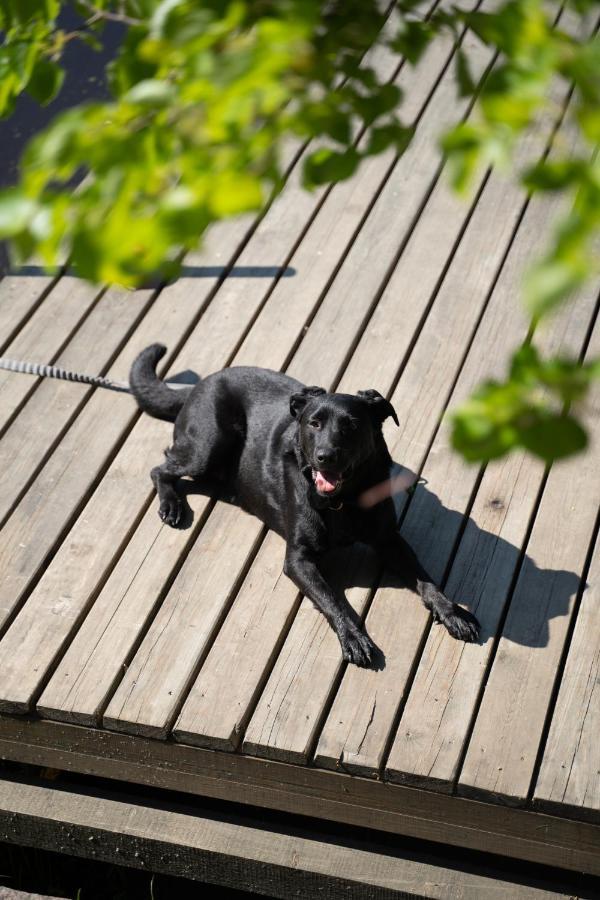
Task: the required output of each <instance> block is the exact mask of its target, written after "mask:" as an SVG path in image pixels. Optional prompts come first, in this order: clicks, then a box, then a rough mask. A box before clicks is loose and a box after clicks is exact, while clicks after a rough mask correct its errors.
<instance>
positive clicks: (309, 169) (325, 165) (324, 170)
mask: <svg viewBox="0 0 600 900" xmlns="http://www.w3.org/2000/svg"><path fill="white" fill-rule="evenodd" d="M359 161H360V157H359V155H358V153H357V151H356V150H355V149H354V147H350V149H348V150H346V151H345V152H344V153H338V152H336V151H335V150H328V149H327V148H322V149H320V150H316V151H315V152H314V153H311V154H310V156H309V157H308V158H307V159H306V161H305V163H304V171H303V177H304V185H305V186H306V187H314V186H315V185H319V184H326V183H328V182H331V181H343V180H344V179H346V178H350V176H351V175H353V174H354V172H355V171H356V168H357V166H358V163H359Z"/></svg>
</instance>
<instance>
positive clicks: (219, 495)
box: [179, 467, 581, 669]
mask: <svg viewBox="0 0 600 900" xmlns="http://www.w3.org/2000/svg"><path fill="white" fill-rule="evenodd" d="M399 468H400V470H402V472H403V473H404V477H405V478H406V479H407V480H408V481H409V482H410V481H411V477H412V481H414V482H416V481H417V476H416V475H414V474H413V473H411V472H410V471H409V470H407V469H405V468H404V469H403V468H402V467H399ZM179 491H180V495H181V496H182V497H186V496H187V495H189V494H196V493H200V494H204V495H207V496H210V497H212V498H213V499H215V500H220V501H222V502H225V503H230V504H233V505H238V504H237V502H236V498H235V496H233V495H232V494H231V492H230V491H227V490H225V489H224V488H223V487H222V486H221V485H219V484H218V483H217V482H214V481H212V480H204V481H202V482H200V481H190V480H187V479H186V480H182V481H181V482H180V484H179ZM416 492H418V495H419V496H418V503H419V515H420V516H423V517H425V519H426V520H427V521H428V522H431V523H434V531H433V532H432V534H431V537H430V539H431V540H439V541H440V542H441V544H442V545H444V546H449V547H452V548H453V549H452V564H451V566H450V568H449V570H448V572H447V576H448V577H447V578H446V579H445V584H444V587H445V590H446V593H447V595H448V596H449V597H450V598H451V599H452V600H454V601H455V602H457V603H459V604H460V605H461V606H464V607H466V608H467V609H469V610H471V612H472V613H474V614H475V615H476V616H477V618H478V619H479V621H480V624H481V634H480V639H479V640H480V643H486V642H487V641H489V640H493V639H494V637H495V636H496V634H497V633H498V631H499V629H500V628H502V634H503V636H504V637H505V638H506V639H507V640H509V641H512V642H514V643H516V644H522V645H525V646H529V647H545V646H546V645H547V644H548V638H549V627H550V621H551V619H553V618H557V617H559V616H565V615H567V614H568V612H569V609H570V608H571V604H572V602H573V598H574V597H575V595H576V594H577V592H578V590H579V588H580V581H581V578H580V574H578V573H576V572H568V571H565V570H562V569H560V570H556V569H540V568H539V567H538V566H537V565H536V563H535V560H533V559H532V558H531V557H529V556H528V555H527V553H526V552H525V553H523V552H522V548H521V547H516V546H513V545H512V544H510V543H509V542H508V541H506V540H504V539H503V538H501V537H499V536H498V534H495V533H493V532H489V531H486V530H484V529H482V528H480V527H479V526H477V525H476V523H475V521H474V520H473V519H471V518H467V519H465V516H464V514H463V513H461V512H458V511H456V510H452V509H447V508H446V507H444V506H443V504H442V503H441V502H440V500H439V498H438V497H437V496H436V494H435V493H434V492H433V491H432V490H430V488H429V487H427V486H425V485H424V484H422V483H419V484H417V486H416ZM398 496H399V497H400V504H399V506H404V505H405V501H406V494H404V495H401V494H399V495H398ZM492 502H494V503H496V502H497V501H492ZM185 506H186V511H185V514H184V517H183V520H182V523H181V527H183V528H189V527H190V526H191V524H192V511H191V509H190V507H189V505H188V504H187V503H186V504H185ZM401 533H402V530H401ZM457 542H458V543H457ZM419 549H420V548H419V546H416V545H415V546H413V550H414V552H415V553H416V555H417V557H418V558H420V559H424V556H425V554H424V553H423V552H421V553H420V552H419ZM192 552H193V551H192ZM322 571H323V574H324V575H325V576H326V578H327V579H328V581H329V583H330V584H331V585H332V587H333V588H334V590H335V591H336V593H337V594H338V597H339V599H340V602H341V603H342V604H343V605H344V606H346V608H347V609H348V612H349V614H350V615H351V616H352V618H353V619H354V620H355V621H357V622H358V616H357V615H356V613H355V612H354V610H353V608H352V606H351V605H350V603H349V601H348V599H347V597H346V592H347V591H348V590H349V589H351V588H356V587H358V588H367V589H373V588H375V587H377V586H379V587H392V588H394V587H396V588H402V587H405V585H404V583H403V581H402V579H401V577H400V576H397V575H395V574H394V573H392V572H390V571H388V570H382V567H381V564H380V562H379V560H378V559H377V555H376V554H375V552H374V551H373V550H372V548H370V547H367V546H365V545H361V544H354V545H352V546H350V547H340V548H337V549H336V550H333V551H331V552H330V553H329V554H327V556H326V557H325V558H324V559H323V563H322ZM495 572H498V573H501V574H500V575H499V577H496V576H495V575H494V573H495ZM525 588H526V590H527V600H526V602H523V590H524V589H525ZM515 591H516V593H517V595H518V598H519V600H518V604H517V603H515V602H512V601H513V594H514V593H515ZM419 602H420V600H419V598H418V597H417V596H416V595H415V603H419ZM437 627H443V626H437ZM384 666H385V658H384V655H383V653H381V654H380V657H379V658H378V659H376V660H375V661H374V668H377V669H380V668H383V667H384Z"/></svg>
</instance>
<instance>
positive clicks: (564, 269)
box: [525, 258, 582, 318]
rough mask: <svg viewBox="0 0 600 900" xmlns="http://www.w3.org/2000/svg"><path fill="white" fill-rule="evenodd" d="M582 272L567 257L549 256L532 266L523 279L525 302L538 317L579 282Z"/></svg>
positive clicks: (556, 304)
mask: <svg viewBox="0 0 600 900" xmlns="http://www.w3.org/2000/svg"><path fill="white" fill-rule="evenodd" d="M581 280H582V273H581V271H580V270H579V267H578V266H577V265H575V264H574V263H573V262H572V261H571V260H569V259H560V258H550V259H547V260H545V261H543V262H541V263H538V264H537V265H536V266H534V267H533V268H532V269H531V270H530V271H529V273H528V274H527V277H526V279H525V304H526V306H527V309H528V310H529V312H530V313H531V314H532V315H533V316H536V317H537V318H539V317H540V316H543V315H546V314H547V313H548V312H550V311H551V310H552V309H554V308H555V307H556V306H558V304H559V303H561V302H562V301H563V300H564V299H565V298H566V297H568V296H569V294H570V293H571V292H572V291H574V290H575V289H576V288H577V287H579V285H580V284H581Z"/></svg>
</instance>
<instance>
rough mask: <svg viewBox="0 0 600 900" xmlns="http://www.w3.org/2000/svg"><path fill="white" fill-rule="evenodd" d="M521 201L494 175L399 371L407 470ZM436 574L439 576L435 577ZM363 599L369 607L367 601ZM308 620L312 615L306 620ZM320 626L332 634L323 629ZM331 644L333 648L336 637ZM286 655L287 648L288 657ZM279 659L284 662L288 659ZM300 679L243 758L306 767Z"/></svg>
mask: <svg viewBox="0 0 600 900" xmlns="http://www.w3.org/2000/svg"><path fill="white" fill-rule="evenodd" d="M548 130H549V129H548ZM547 133H548V131H547V130H544V129H537V130H535V131H532V133H531V134H530V135H528V138H527V140H526V141H525V142H524V145H523V148H522V151H521V153H522V156H521V159H522V160H523V161H524V162H525V161H526V160H528V159H529V160H533V159H536V158H537V157H538V156H539V154H540V153H541V152H542V151H543V148H544V141H545V139H546V135H547ZM523 200H524V197H523V194H522V192H521V189H520V188H518V187H517V186H516V185H514V184H508V183H506V181H505V179H502V178H500V177H499V176H496V175H494V176H493V177H492V178H491V179H490V180H489V181H488V182H487V184H486V186H485V188H484V191H483V193H482V196H481V198H480V200H479V202H478V204H477V207H476V209H475V212H474V214H473V216H472V218H471V220H470V222H469V225H468V227H467V229H466V232H465V235H464V237H463V239H462V241H461V244H460V246H459V248H458V250H457V253H456V255H455V256H454V259H453V261H452V264H451V266H450V268H449V270H448V272H447V274H446V277H445V280H444V282H443V284H442V287H441V289H440V292H439V294H438V296H437V298H436V302H435V303H434V305H433V308H432V310H431V312H430V313H429V316H428V318H427V321H426V323H425V325H424V328H423V330H422V331H421V333H420V335H419V338H418V340H417V343H416V345H415V347H414V349H413V351H412V354H411V356H410V359H409V361H408V364H407V365H406V367H405V369H404V370H403V372H402V376H401V378H400V381H399V384H398V386H397V388H396V390H395V392H394V396H393V398H392V403H393V405H394V406H395V408H396V411H397V413H398V418H399V421H400V428H399V429H396V430H395V433H394V426H393V424H392V425H390V424H389V420H388V423H386V425H385V426H384V433H385V435H386V438H387V440H388V446H389V447H390V450H391V452H392V455H395V456H396V457H397V458H399V459H401V460H402V463H403V465H406V466H407V467H408V468H409V469H412V470H414V471H418V470H419V469H420V467H421V466H422V464H423V461H424V456H425V453H426V450H427V447H428V444H429V442H430V440H431V437H432V435H433V433H434V431H435V428H436V424H437V422H438V420H439V417H440V415H441V413H442V412H443V409H444V404H445V402H446V400H447V397H448V393H449V386H450V388H451V386H452V383H453V380H454V378H455V377H456V375H457V374H458V370H460V365H461V356H462V353H463V352H464V350H463V348H464V346H465V344H467V342H468V341H469V339H470V336H471V334H472V332H473V329H474V328H475V327H476V326H477V322H478V317H479V314H480V313H481V311H482V309H483V307H484V305H485V299H486V296H487V294H488V292H489V290H490V288H491V286H492V285H493V283H494V279H495V277H496V273H497V271H498V268H499V267H500V266H501V265H502V262H503V256H504V253H505V250H506V248H507V246H508V244H509V242H510V240H511V238H512V234H513V230H514V228H515V227H516V225H517V223H518V221H519V216H520V212H521V209H522V204H523ZM491 223H493V227H492V224H491ZM457 298H459V299H457ZM486 352H489V348H486ZM424 380H426V383H427V391H424V390H423V383H424ZM342 384H343V382H342ZM358 386H359V385H358V384H357V385H352V386H351V387H352V388H354V389H356V387H358ZM363 386H364V384H363ZM346 389H347V388H346ZM417 396H418V397H419V403H418V404H417V405H416V404H415V400H414V398H415V397H417ZM400 454H401V455H400ZM415 549H417V551H418V552H421V554H422V551H421V548H420V547H418V546H417V547H416V548H415ZM432 574H433V575H434V577H435V575H436V573H435V572H433V573H432ZM438 577H441V576H439V575H438ZM364 599H365V600H366V597H365V598H364ZM361 604H362V599H361ZM307 605H308V604H307ZM413 605H414V612H413V613H412V615H411V619H410V628H411V629H412V628H413V627H414V628H415V632H414V633H415V634H416V635H419V634H420V633H422V629H423V628H424V627H425V625H426V622H427V616H426V614H425V610H424V608H422V607H421V606H420V605H419V604H418V602H417V601H416V599H413ZM363 609H364V606H363V605H361V606H360V607H359V608H357V612H358V613H359V614H361V613H362V611H363ZM309 614H310V613H308V612H307V615H309ZM322 627H323V628H324V629H326V630H328V626H327V625H326V623H324V622H323V623H322ZM326 639H327V640H329V641H333V642H335V641H336V639H335V636H334V635H333V634H332V633H330V635H329V637H328V638H326ZM287 642H290V644H289V646H291V645H292V642H295V645H296V651H295V652H296V654H300V652H302V654H303V655H304V659H305V660H306V664H307V665H309V664H310V665H313V664H314V662H313V658H312V656H311V655H310V654H309V653H308V651H307V648H306V637H305V635H304V632H303V628H302V626H301V625H300V624H299V625H298V627H295V626H293V627H292V629H291V631H290V634H289V636H288V639H287ZM287 642H286V643H287ZM412 646H413V648H414V649H413V650H412V651H411V650H410V648H409V653H408V655H409V656H410V661H409V662H408V666H410V664H411V661H412V658H413V655H414V650H415V649H416V646H415V645H412ZM286 649H287V648H286V647H285V646H284V650H286ZM333 655H334V653H333V644H332V645H331V656H330V657H328V658H326V656H325V655H323V657H322V658H323V666H322V667H319V669H318V674H316V672H313V688H312V693H311V703H312V702H313V701H314V699H315V693H316V692H317V691H318V692H320V698H321V710H322V709H323V708H324V707H325V705H326V704H327V702H328V698H329V696H330V692H331V690H332V687H334V685H335V681H336V679H337V677H338V673H339V671H340V666H341V655H340V654H339V649H338V654H337V660H336V662H335V664H333V665H332V664H331V659H332V658H333ZM281 658H282V659H283V656H282V657H281ZM295 678H296V683H297V685H298V689H297V690H295V688H294V684H293V683H290V677H289V674H284V673H283V671H280V667H279V664H276V665H275V667H274V669H273V672H272V675H271V678H270V679H269V682H268V683H267V687H266V689H265V694H264V696H265V697H267V696H268V698H269V702H268V703H267V701H266V700H261V701H260V702H259V704H258V706H257V709H256V711H255V713H254V716H253V718H252V720H251V721H250V724H249V726H248V731H247V735H246V741H245V743H244V749H245V751H246V752H249V753H259V754H261V755H268V756H269V757H271V756H276V757H277V758H279V759H285V760H288V761H289V760H293V761H295V762H305V761H307V757H308V754H309V753H310V751H311V747H312V744H313V742H314V740H315V738H316V735H317V731H318V728H319V725H320V718H321V716H319V717H317V718H310V717H309V718H307V717H306V716H304V715H302V710H303V709H304V706H305V703H306V702H307V701H306V697H305V694H304V693H303V690H302V689H301V685H302V684H303V680H302V679H300V678H298V676H297V675H296V676H295ZM276 685H277V690H275V686H276ZM283 702H285V706H286V709H288V708H289V707H290V704H292V705H293V708H294V709H295V715H294V714H292V713H291V712H290V713H287V712H286V717H287V720H288V721H289V722H293V723H294V728H293V729H290V730H289V731H287V732H286V729H285V728H275V726H274V720H275V719H276V718H277V715H278V703H283ZM366 709H367V710H368V711H369V716H370V712H371V711H372V709H373V704H370V705H368V706H367V707H366ZM321 715H322V712H321ZM300 720H302V723H303V725H304V730H303V736H302V738H301V737H300V733H299V730H298V727H297V723H298V722H299V721H300ZM292 730H293V733H292ZM274 734H277V740H276V741H274V740H273V737H272V736H273V735H274Z"/></svg>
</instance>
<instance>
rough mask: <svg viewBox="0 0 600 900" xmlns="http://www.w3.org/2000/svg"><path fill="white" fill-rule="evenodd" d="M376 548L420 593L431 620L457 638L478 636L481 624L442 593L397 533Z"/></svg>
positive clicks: (464, 638) (409, 584) (469, 639)
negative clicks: (440, 624)
mask: <svg viewBox="0 0 600 900" xmlns="http://www.w3.org/2000/svg"><path fill="white" fill-rule="evenodd" d="M378 549H379V550H380V552H381V553H382V556H383V558H384V560H385V562H386V564H387V565H388V566H389V568H390V569H392V571H394V572H396V573H397V574H398V575H400V576H401V577H402V578H403V579H404V580H405V581H406V583H407V585H408V586H409V587H410V588H412V590H414V591H416V592H417V593H418V594H419V595H420V597H421V600H422V601H423V604H424V605H425V606H426V607H427V609H428V610H429V611H430V612H431V614H432V616H433V620H434V622H441V623H442V625H445V626H446V628H447V629H448V631H449V632H450V634H451V635H452V637H454V638H457V639H458V640H461V641H468V642H471V641H476V640H477V639H478V637H479V628H480V626H479V622H478V621H477V619H476V618H475V616H474V615H473V614H472V613H470V612H469V611H468V610H467V609H463V608H462V606H459V605H458V604H457V603H453V602H452V600H449V599H448V597H446V595H445V594H443V593H442V591H441V590H440V589H439V588H438V587H437V586H436V585H435V584H434V583H433V582H432V580H431V578H430V576H429V575H428V574H427V572H426V571H425V570H424V568H423V566H422V565H421V564H420V562H419V561H418V560H417V557H416V556H415V554H414V552H413V550H412V549H411V547H409V545H408V544H407V543H406V541H404V540H403V539H402V538H401V537H400V535H399V534H397V533H396V534H395V535H394V537H393V538H392V540H391V541H389V542H386V543H385V544H383V545H380V546H379V548H378Z"/></svg>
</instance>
